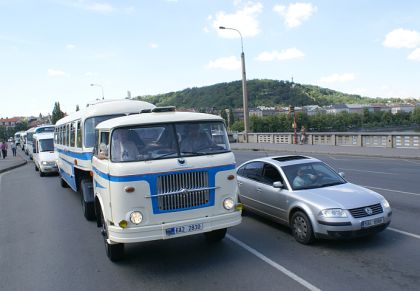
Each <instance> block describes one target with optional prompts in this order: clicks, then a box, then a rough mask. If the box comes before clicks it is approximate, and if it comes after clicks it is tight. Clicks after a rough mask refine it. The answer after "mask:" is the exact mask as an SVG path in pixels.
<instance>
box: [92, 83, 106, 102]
mask: <svg viewBox="0 0 420 291" xmlns="http://www.w3.org/2000/svg"><path fill="white" fill-rule="evenodd" d="M90 85H91V86H96V87H101V90H102V100H104V87H103V86H102V85H101V84H90Z"/></svg>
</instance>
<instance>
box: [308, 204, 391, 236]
mask: <svg viewBox="0 0 420 291" xmlns="http://www.w3.org/2000/svg"><path fill="white" fill-rule="evenodd" d="M391 217H392V211H388V212H385V213H382V214H380V215H375V216H370V217H364V218H359V219H355V218H352V219H350V220H347V221H318V223H317V226H316V229H315V236H316V237H318V238H333V239H340V238H354V237H361V236H367V235H371V234H374V233H378V232H381V231H383V230H384V229H386V228H387V227H388V226H389V224H390V223H391ZM381 218H382V219H383V222H382V223H380V224H376V225H373V226H370V227H362V223H363V222H364V221H367V220H375V219H381Z"/></svg>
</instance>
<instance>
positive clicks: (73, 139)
mask: <svg viewBox="0 0 420 291" xmlns="http://www.w3.org/2000/svg"><path fill="white" fill-rule="evenodd" d="M75 125H76V123H73V122H72V123H70V125H69V127H70V135H69V137H70V138H69V140H70V143H69V146H70V147H74V146H76V136H75Z"/></svg>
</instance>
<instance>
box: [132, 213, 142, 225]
mask: <svg viewBox="0 0 420 291" xmlns="http://www.w3.org/2000/svg"><path fill="white" fill-rule="evenodd" d="M142 220H143V214H141V212H140V211H133V212H131V214H130V221H131V222H132V223H134V224H139V223H141V222H142Z"/></svg>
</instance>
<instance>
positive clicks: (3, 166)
mask: <svg viewBox="0 0 420 291" xmlns="http://www.w3.org/2000/svg"><path fill="white" fill-rule="evenodd" d="M22 155H24V154H22V151H20V150H18V151H17V154H16V157H14V156H13V155H12V151H11V150H10V149H9V150H8V151H7V157H6V158H5V159H3V157H0V174H1V173H4V172H7V171H10V170H13V169H15V168H17V167H20V166H23V165H25V164H26V163H27V160H26V159H25V158H23V157H22Z"/></svg>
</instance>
